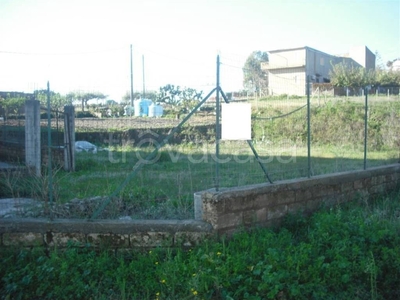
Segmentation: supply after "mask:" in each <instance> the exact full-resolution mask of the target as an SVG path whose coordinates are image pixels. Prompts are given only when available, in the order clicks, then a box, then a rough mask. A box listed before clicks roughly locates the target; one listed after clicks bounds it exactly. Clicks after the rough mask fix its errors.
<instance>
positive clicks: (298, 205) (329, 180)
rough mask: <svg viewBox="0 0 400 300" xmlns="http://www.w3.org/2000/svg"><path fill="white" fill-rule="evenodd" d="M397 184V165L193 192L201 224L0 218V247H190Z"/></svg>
mask: <svg viewBox="0 0 400 300" xmlns="http://www.w3.org/2000/svg"><path fill="white" fill-rule="evenodd" d="M399 185H400V164H395V165H388V166H383V167H377V168H371V169H368V170H365V171H354V172H345V173H337V174H330V175H324V176H316V177H313V178H306V179H296V180H288V181H282V182H278V183H274V184H259V185H252V186H244V187H240V188H233V189H222V190H220V191H212V190H208V191H204V192H200V193H196V195H197V197H198V196H200V203H198V200H199V199H197V201H196V203H195V207H196V209H200V210H201V212H199V211H197V212H196V213H195V215H196V217H198V218H200V220H180V221H179V220H97V221H92V222H91V221H86V220H59V219H57V220H54V221H50V220H46V219H16V218H10V219H0V247H12V246H18V247H20V246H22V247H31V246H46V247H60V248H62V247H66V246H67V245H68V243H70V242H73V243H74V244H75V245H82V246H83V245H85V244H88V243H89V244H91V245H93V246H95V247H101V246H107V247H111V248H115V249H116V248H151V247H158V246H165V247H180V246H187V247H191V246H193V245H195V244H197V243H198V242H200V241H201V240H203V239H204V238H206V237H209V236H212V235H215V234H230V233H232V232H234V231H236V230H238V229H239V228H243V227H251V226H271V225H279V224H280V222H281V220H282V218H283V217H284V216H285V215H287V214H288V213H295V212H303V213H307V214H309V213H312V212H313V211H315V210H317V209H318V208H320V207H321V206H324V205H327V206H331V205H334V204H336V203H342V202H347V201H351V200H353V199H356V198H358V197H368V198H369V197H375V196H378V195H381V194H384V193H386V192H388V191H390V190H392V189H395V188H397V187H399Z"/></svg>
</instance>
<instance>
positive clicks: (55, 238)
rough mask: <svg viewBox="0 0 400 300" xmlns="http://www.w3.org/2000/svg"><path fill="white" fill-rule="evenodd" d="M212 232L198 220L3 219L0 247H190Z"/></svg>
mask: <svg viewBox="0 0 400 300" xmlns="http://www.w3.org/2000/svg"><path fill="white" fill-rule="evenodd" d="M211 234H212V227H211V226H210V225H209V224H207V223H205V222H201V221H195V220H182V221H177V220H159V221H157V220H156V221H154V220H136V221H122V220H101V221H93V222H89V221H86V220H55V221H49V220H43V219H18V220H17V219H1V220H0V237H1V239H0V241H1V243H0V247H33V246H45V247H58V248H64V247H66V246H67V245H68V244H69V243H71V242H72V243H74V245H77V246H84V245H86V244H88V243H89V244H90V245H92V246H94V247H102V246H104V247H110V248H153V247H158V246H165V247H178V246H179V247H180V246H184V247H190V246H193V245H195V244H197V243H198V242H199V241H201V240H203V239H204V238H205V237H207V236H210V235H211Z"/></svg>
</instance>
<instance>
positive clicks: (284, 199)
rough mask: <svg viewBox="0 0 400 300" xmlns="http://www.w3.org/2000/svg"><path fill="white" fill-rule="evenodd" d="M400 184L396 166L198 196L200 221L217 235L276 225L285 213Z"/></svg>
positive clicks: (399, 169)
mask: <svg viewBox="0 0 400 300" xmlns="http://www.w3.org/2000/svg"><path fill="white" fill-rule="evenodd" d="M399 184H400V164H395V165H390V166H383V167H378V168H372V169H368V170H365V171H354V172H345V173H337V174H330V175H324V176H317V177H313V178H310V179H308V178H307V179H297V180H289V181H282V182H279V183H275V184H272V185H270V184H259V185H253V186H245V187H241V188H236V189H227V190H221V191H218V192H215V191H205V192H204V193H202V195H201V197H202V208H203V211H202V216H203V220H204V221H206V222H208V223H210V224H211V225H212V227H213V229H214V230H215V231H216V232H217V233H219V234H225V233H228V234H229V233H232V232H233V231H235V230H237V229H238V228H240V227H249V226H254V225H261V226H271V225H274V224H279V223H280V222H281V221H282V219H283V217H285V216H286V215H287V214H288V213H295V212H304V213H307V214H309V213H311V212H313V211H315V210H317V209H318V208H320V207H321V206H323V205H328V206H331V205H334V204H336V203H341V202H347V201H351V200H354V199H356V198H358V197H374V196H377V195H378V194H381V193H384V192H386V191H388V190H391V189H394V188H395V187H397V186H399Z"/></svg>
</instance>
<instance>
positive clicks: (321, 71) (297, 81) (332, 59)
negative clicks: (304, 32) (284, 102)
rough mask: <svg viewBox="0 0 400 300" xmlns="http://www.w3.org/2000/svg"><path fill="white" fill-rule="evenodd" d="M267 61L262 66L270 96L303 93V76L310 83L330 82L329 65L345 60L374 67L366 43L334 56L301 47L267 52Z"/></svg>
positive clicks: (370, 67) (355, 64)
mask: <svg viewBox="0 0 400 300" xmlns="http://www.w3.org/2000/svg"><path fill="white" fill-rule="evenodd" d="M268 55H269V62H268V63H262V65H261V68H262V69H263V70H267V71H268V80H269V84H268V93H269V94H271V95H281V94H288V95H299V96H303V95H305V94H306V78H307V76H310V77H309V78H310V81H311V82H313V83H327V82H330V75H329V74H330V71H331V70H332V65H335V64H338V63H340V62H344V63H346V64H352V65H353V66H360V67H364V68H367V69H375V55H374V54H373V53H372V52H371V51H370V50H369V49H368V48H367V47H365V46H363V47H354V48H352V49H351V51H350V52H349V54H346V55H342V56H335V55H330V54H327V53H324V52H322V51H319V50H316V49H313V48H310V47H307V46H306V47H300V48H292V49H281V50H272V51H268Z"/></svg>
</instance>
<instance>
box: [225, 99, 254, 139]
mask: <svg viewBox="0 0 400 300" xmlns="http://www.w3.org/2000/svg"><path fill="white" fill-rule="evenodd" d="M221 110H222V114H221V115H222V136H221V138H222V139H223V140H251V104H250V103H222V104H221Z"/></svg>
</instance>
